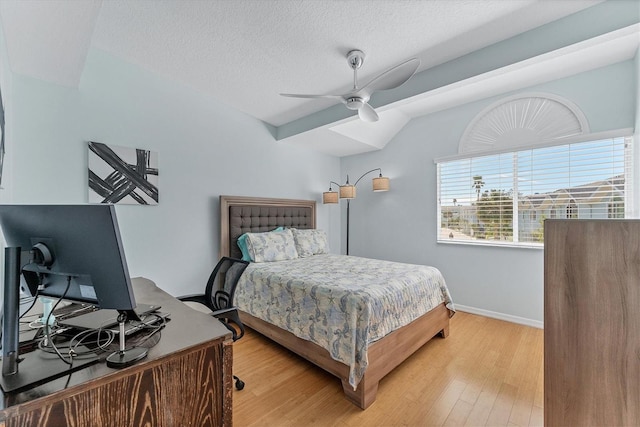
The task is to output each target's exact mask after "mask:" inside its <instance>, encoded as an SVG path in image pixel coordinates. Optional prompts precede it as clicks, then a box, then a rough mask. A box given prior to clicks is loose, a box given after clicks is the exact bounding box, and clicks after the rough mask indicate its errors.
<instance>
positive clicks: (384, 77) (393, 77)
mask: <svg viewBox="0 0 640 427" xmlns="http://www.w3.org/2000/svg"><path fill="white" fill-rule="evenodd" d="M418 66H420V60H419V59H418V58H412V59H409V60H408V61H405V62H403V63H402V64H400V65H396V66H395V67H393V68H390V69H388V70H387V71H385V72H384V73H382V74H380V75H379V76H378V77H376V78H374V79H373V80H371V81H370V82H369V83H367V84H366V85H364V86H363V87H362V88H361V89H360V91H366V92H367V93H369V94H371V93H373V92H375V91H378V90H388V89H393V88H396V87H398V86H400V85H401V84H403V83H404V82H406V81H407V80H409V78H411V76H413V74H414V73H415V72H416V70H417V69H418Z"/></svg>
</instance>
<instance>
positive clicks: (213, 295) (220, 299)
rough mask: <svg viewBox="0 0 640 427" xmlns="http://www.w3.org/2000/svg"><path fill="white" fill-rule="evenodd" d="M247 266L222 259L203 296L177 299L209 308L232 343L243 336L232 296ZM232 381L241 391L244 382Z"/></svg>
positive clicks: (242, 326)
mask: <svg viewBox="0 0 640 427" xmlns="http://www.w3.org/2000/svg"><path fill="white" fill-rule="evenodd" d="M248 265H249V263H248V262H247V261H242V260H239V259H235V258H229V257H222V258H221V259H220V261H218V264H216V266H215V268H214V269H213V272H212V273H211V276H209V281H208V282H207V286H206V287H205V289H204V294H195V295H185V296H182V297H178V299H179V300H180V301H185V302H187V301H190V302H197V303H200V304H202V305H204V306H206V307H207V308H209V310H211V315H212V316H214V317H216V318H217V319H219V320H220V321H221V322H222V324H223V325H224V326H225V327H226V328H227V329H229V330H230V331H231V334H232V336H233V341H234V342H235V341H238V340H239V339H240V338H242V337H243V336H244V325H243V324H242V321H241V320H240V316H239V315H238V308H237V307H235V306H234V305H233V295H234V294H235V292H236V285H237V284H238V280H239V279H240V276H242V273H243V272H244V270H245V268H247V266H248ZM233 379H234V380H235V381H236V383H235V384H236V389H238V390H242V389H243V388H244V382H243V381H242V380H241V379H240V378H238V377H237V376H235V375H234V376H233Z"/></svg>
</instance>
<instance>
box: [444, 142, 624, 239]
mask: <svg viewBox="0 0 640 427" xmlns="http://www.w3.org/2000/svg"><path fill="white" fill-rule="evenodd" d="M631 141H632V140H631V138H622V137H620V138H610V139H603V140H598V141H589V142H580V143H572V144H565V145H557V146H549V147H542V148H533V149H527V150H522V151H514V152H507V153H499V154H492V155H481V156H476V157H469V158H463V159H460V158H458V159H455V160H449V161H439V162H437V167H438V229H439V233H438V241H440V242H443V241H446V242H451V241H454V242H466V243H476V244H506V245H520V246H541V245H542V243H543V236H544V230H543V223H544V220H545V219H547V218H624V217H625V212H629V211H630V207H629V206H628V204H629V203H628V202H629V201H630V198H631V196H630V194H631V190H632V189H631V184H632V182H631V181H632V180H631V179H625V177H630V176H631V175H630V174H631V159H632V154H631V150H632V143H631Z"/></svg>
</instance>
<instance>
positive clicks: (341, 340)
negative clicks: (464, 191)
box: [235, 254, 454, 389]
mask: <svg viewBox="0 0 640 427" xmlns="http://www.w3.org/2000/svg"><path fill="white" fill-rule="evenodd" d="M235 302H236V304H237V306H238V307H239V308H240V309H241V310H242V311H245V312H247V313H249V314H251V315H253V316H255V317H258V318H260V319H262V320H264V321H266V322H269V323H271V324H273V325H276V326H278V327H279V328H281V329H285V330H287V331H289V332H291V333H293V334H294V335H296V336H297V337H299V338H302V339H305V340H309V341H312V342H314V343H315V344H317V345H319V346H321V347H323V348H325V349H327V351H328V352H329V353H330V354H331V357H333V358H334V359H335V360H338V361H340V362H342V363H344V364H346V365H348V366H349V367H350V372H349V384H350V385H351V386H353V388H354V389H355V388H356V387H357V386H358V383H359V382H360V380H361V379H362V377H363V375H364V372H365V370H366V368H367V364H368V361H367V349H368V347H369V344H371V343H373V342H375V341H377V340H378V339H380V338H382V337H384V336H385V335H387V334H388V333H390V332H392V331H394V330H396V329H398V328H400V327H402V326H404V325H407V324H409V323H411V322H412V321H413V320H415V319H417V318H418V317H420V316H421V315H423V314H424V313H426V312H428V311H429V310H431V309H433V308H435V307H436V306H438V305H439V304H441V303H443V302H444V303H445V304H446V306H447V308H449V310H451V314H452V315H453V311H454V307H453V303H452V301H451V296H450V294H449V290H448V289H447V286H446V284H445V281H444V278H443V277H442V274H441V273H440V271H438V269H436V268H434V267H428V266H423V265H413V264H403V263H397V262H391V261H381V260H374V259H368V258H360V257H354V256H344V255H333V254H325V255H314V256H311V257H307V258H298V259H294V260H288V261H278V262H265V263H251V264H250V265H249V266H248V267H247V269H246V270H245V272H244V274H243V275H242V277H241V278H240V281H239V282H238V285H237V288H236V294H235Z"/></svg>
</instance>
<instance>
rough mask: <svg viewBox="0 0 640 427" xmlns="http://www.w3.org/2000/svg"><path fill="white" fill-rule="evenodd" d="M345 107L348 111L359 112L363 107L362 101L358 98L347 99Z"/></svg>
mask: <svg viewBox="0 0 640 427" xmlns="http://www.w3.org/2000/svg"><path fill="white" fill-rule="evenodd" d="M346 105H347V108H348V109H350V110H359V109H360V108H362V106H363V105H364V100H363V99H362V98H359V97H352V98H347V100H346Z"/></svg>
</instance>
